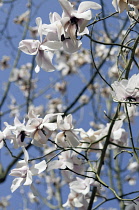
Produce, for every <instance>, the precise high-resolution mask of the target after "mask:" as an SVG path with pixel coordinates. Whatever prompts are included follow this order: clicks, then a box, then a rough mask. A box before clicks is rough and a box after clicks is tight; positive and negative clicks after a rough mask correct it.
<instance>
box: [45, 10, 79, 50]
mask: <svg viewBox="0 0 139 210" xmlns="http://www.w3.org/2000/svg"><path fill="white" fill-rule="evenodd" d="M49 18H50V23H51V24H49V25H48V24H43V25H42V29H43V30H42V33H43V34H44V35H46V36H47V40H49V41H54V40H55V41H57V42H59V46H61V47H63V50H64V51H65V52H67V53H74V52H76V51H78V50H79V49H80V48H81V46H82V42H81V41H80V40H74V41H73V40H72V39H71V38H70V37H69V35H68V33H66V32H65V31H64V28H63V25H62V23H61V22H62V18H61V17H60V15H59V14H58V13H56V12H54V13H50V14H49Z"/></svg>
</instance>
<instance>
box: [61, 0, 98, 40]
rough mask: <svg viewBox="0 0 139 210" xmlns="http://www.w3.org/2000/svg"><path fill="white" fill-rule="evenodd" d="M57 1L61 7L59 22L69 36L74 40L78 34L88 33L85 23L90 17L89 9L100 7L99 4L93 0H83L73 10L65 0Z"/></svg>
mask: <svg viewBox="0 0 139 210" xmlns="http://www.w3.org/2000/svg"><path fill="white" fill-rule="evenodd" d="M59 3H60V4H61V7H62V9H63V14H62V20H61V23H62V25H63V27H64V31H65V32H66V33H68V35H69V37H70V38H71V39H72V40H76V38H77V36H78V35H79V36H80V35H84V34H88V33H89V31H88V29H87V27H86V25H87V23H88V21H89V20H91V18H92V13H91V10H90V9H95V10H97V9H101V6H100V5H99V4H97V3H95V2H91V1H85V2H81V3H80V5H79V7H78V10H75V9H74V8H73V5H72V4H71V3H70V2H69V1H67V0H59Z"/></svg>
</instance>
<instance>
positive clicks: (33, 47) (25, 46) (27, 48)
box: [18, 39, 40, 55]
mask: <svg viewBox="0 0 139 210" xmlns="http://www.w3.org/2000/svg"><path fill="white" fill-rule="evenodd" d="M39 45H40V41H39V40H30V39H26V40H22V41H21V42H20V43H19V47H18V48H19V49H20V50H21V51H22V52H24V53H26V54H29V55H36V54H37V52H38V48H39Z"/></svg>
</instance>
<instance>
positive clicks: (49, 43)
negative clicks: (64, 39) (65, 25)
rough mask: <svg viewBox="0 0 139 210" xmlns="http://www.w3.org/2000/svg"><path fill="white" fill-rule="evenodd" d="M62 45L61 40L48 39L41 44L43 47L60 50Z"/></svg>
mask: <svg viewBox="0 0 139 210" xmlns="http://www.w3.org/2000/svg"><path fill="white" fill-rule="evenodd" d="M61 47H62V43H61V42H59V41H47V42H45V43H43V44H42V45H41V48H42V49H44V50H45V49H47V50H58V49H60V48H61Z"/></svg>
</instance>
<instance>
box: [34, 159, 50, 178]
mask: <svg viewBox="0 0 139 210" xmlns="http://www.w3.org/2000/svg"><path fill="white" fill-rule="evenodd" d="M46 167H47V164H46V161H45V160H43V161H41V162H40V163H37V164H35V165H34V167H32V168H31V172H32V174H33V175H38V174H40V173H41V172H43V171H44V170H45V169H46Z"/></svg>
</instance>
